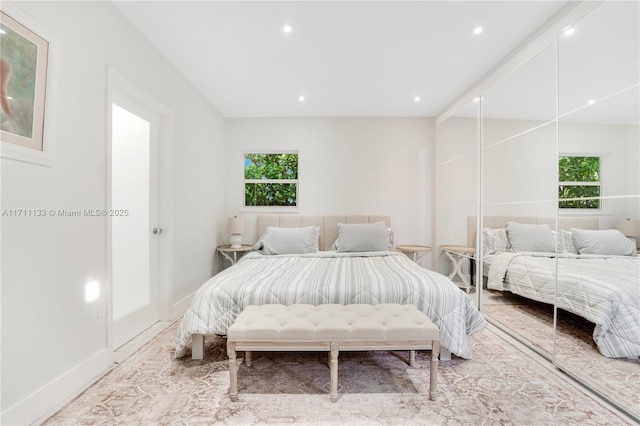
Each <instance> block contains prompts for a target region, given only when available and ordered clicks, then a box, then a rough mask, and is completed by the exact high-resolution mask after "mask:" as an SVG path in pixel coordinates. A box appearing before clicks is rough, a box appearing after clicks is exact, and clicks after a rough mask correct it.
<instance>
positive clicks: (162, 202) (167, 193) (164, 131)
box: [104, 67, 174, 363]
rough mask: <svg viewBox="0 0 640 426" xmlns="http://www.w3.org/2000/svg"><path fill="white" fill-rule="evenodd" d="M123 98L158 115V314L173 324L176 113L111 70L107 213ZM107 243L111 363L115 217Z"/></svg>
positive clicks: (107, 311)
mask: <svg viewBox="0 0 640 426" xmlns="http://www.w3.org/2000/svg"><path fill="white" fill-rule="evenodd" d="M118 96H123V97H126V98H129V99H131V100H133V101H134V102H136V103H139V104H141V105H142V106H144V107H145V108H147V109H150V110H152V111H154V112H157V113H158V121H159V126H158V127H159V128H158V131H159V135H158V153H157V154H158V155H157V156H158V165H157V168H158V223H157V224H154V225H153V226H158V227H160V228H162V234H161V235H160V236H159V239H158V312H159V320H160V321H171V320H172V319H173V318H171V316H172V309H171V282H172V277H173V250H172V247H173V229H172V225H173V196H172V193H173V192H172V188H173V161H172V158H173V156H172V155H171V154H172V146H173V144H172V142H173V128H174V126H173V120H174V118H173V117H174V114H173V111H172V110H171V109H170V108H169V107H167V106H166V105H165V104H164V103H162V102H161V101H159V100H158V99H156V98H155V97H154V96H152V95H151V94H149V93H147V92H146V91H144V90H143V89H142V88H140V87H139V86H138V85H136V84H135V83H133V82H132V81H131V80H129V79H128V78H126V77H124V76H123V75H122V74H121V73H120V72H118V71H116V70H115V69H113V68H112V67H108V69H107V104H106V116H107V120H106V138H107V140H106V142H107V143H106V147H107V164H106V186H107V191H106V194H107V195H106V200H105V205H106V206H107V211H109V210H110V209H111V208H112V206H111V196H112V185H111V179H112V175H111V167H112V150H111V144H112V131H111V126H112V125H113V123H112V117H111V105H112V103H113V102H114V100H115V98H116V97H118ZM106 219H107V227H106V241H107V256H106V289H105V290H106V291H105V292H104V294H105V297H106V308H107V309H106V321H105V322H106V335H107V349H108V352H109V362H110V363H111V362H112V361H113V359H114V351H115V349H117V348H114V336H113V322H114V320H113V277H112V268H113V259H112V256H111V250H112V247H113V244H112V231H113V227H112V218H111V217H110V216H109V215H107V216H106Z"/></svg>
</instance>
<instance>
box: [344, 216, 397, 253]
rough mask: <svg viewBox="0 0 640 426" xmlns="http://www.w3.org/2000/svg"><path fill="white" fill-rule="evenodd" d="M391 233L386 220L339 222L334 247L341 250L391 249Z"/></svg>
mask: <svg viewBox="0 0 640 426" xmlns="http://www.w3.org/2000/svg"><path fill="white" fill-rule="evenodd" d="M390 235H391V234H390V232H389V228H387V225H386V224H385V223H384V222H376V223H338V239H336V242H335V243H334V245H333V247H334V249H335V250H336V251H339V252H367V251H389V244H390V238H391V237H390Z"/></svg>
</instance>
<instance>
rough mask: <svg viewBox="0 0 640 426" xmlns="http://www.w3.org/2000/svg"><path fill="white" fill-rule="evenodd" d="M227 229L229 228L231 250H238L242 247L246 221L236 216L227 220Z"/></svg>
mask: <svg viewBox="0 0 640 426" xmlns="http://www.w3.org/2000/svg"><path fill="white" fill-rule="evenodd" d="M227 227H228V228H229V234H231V236H230V237H229V243H231V248H233V249H237V248H240V246H241V245H242V233H243V232H244V220H242V218H241V217H238V216H234V217H230V218H229V219H227Z"/></svg>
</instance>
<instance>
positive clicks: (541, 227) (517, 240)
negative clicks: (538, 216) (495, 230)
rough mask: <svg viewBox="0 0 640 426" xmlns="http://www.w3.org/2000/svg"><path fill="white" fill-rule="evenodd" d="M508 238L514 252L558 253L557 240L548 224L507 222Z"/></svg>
mask: <svg viewBox="0 0 640 426" xmlns="http://www.w3.org/2000/svg"><path fill="white" fill-rule="evenodd" d="M506 229H507V236H508V237H509V243H510V244H511V251H514V252H548V253H553V252H555V251H556V239H555V237H554V236H553V232H551V228H549V225H546V224H530V223H518V222H507V225H506Z"/></svg>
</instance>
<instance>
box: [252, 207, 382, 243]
mask: <svg viewBox="0 0 640 426" xmlns="http://www.w3.org/2000/svg"><path fill="white" fill-rule="evenodd" d="M375 222H384V223H385V224H386V225H387V226H389V227H390V226H391V217H390V216H380V215H377V216H376V215H371V216H369V215H350V216H299V215H259V216H258V220H257V230H258V236H257V238H260V236H261V235H262V234H264V231H265V230H266V229H267V227H269V226H279V227H283V228H299V227H302V226H318V227H320V250H324V251H326V250H331V246H332V245H333V243H334V242H335V240H336V238H338V223H375Z"/></svg>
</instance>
